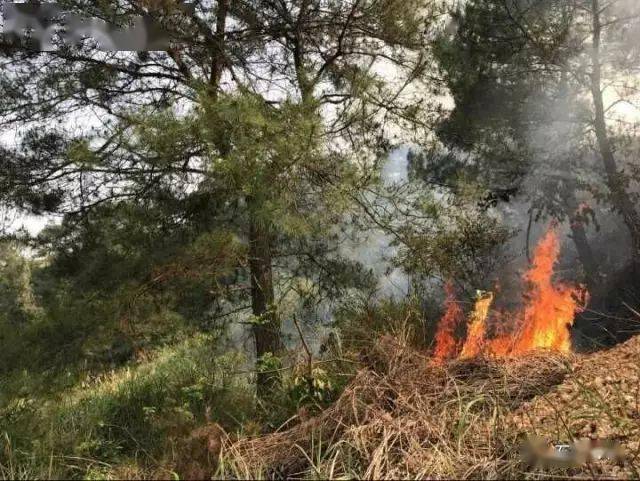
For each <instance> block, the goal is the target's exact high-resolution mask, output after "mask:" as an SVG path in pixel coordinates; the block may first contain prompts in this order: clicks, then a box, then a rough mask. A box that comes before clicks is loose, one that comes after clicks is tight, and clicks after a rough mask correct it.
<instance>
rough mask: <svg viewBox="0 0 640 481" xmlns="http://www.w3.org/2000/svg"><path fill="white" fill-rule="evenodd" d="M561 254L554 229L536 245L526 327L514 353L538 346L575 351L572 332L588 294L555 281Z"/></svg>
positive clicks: (528, 280)
mask: <svg viewBox="0 0 640 481" xmlns="http://www.w3.org/2000/svg"><path fill="white" fill-rule="evenodd" d="M559 254H560V243H559V241H558V236H557V234H556V232H555V230H554V229H549V231H548V232H547V233H546V234H545V236H544V237H543V238H542V240H541V241H540V243H539V244H538V246H537V247H536V251H535V256H534V260H533V266H532V267H531V269H530V270H529V271H528V272H527V273H526V274H525V275H524V280H525V281H526V282H527V283H528V284H529V285H530V289H529V292H528V296H527V298H528V302H527V304H526V305H525V308H524V313H523V316H524V317H523V322H522V330H521V331H520V333H519V336H518V338H517V340H516V342H515V343H514V346H513V349H512V351H511V354H512V355H514V354H516V355H517V354H522V353H524V352H527V351H532V350H534V349H551V350H554V351H561V352H570V351H571V332H570V328H571V326H572V325H573V321H574V318H575V315H576V314H577V313H578V312H580V311H581V310H582V307H581V306H579V305H578V298H580V297H585V294H586V293H585V291H584V289H582V288H579V287H572V286H568V285H565V284H555V285H554V284H553V282H552V276H553V267H554V265H555V264H556V262H557V260H558V255H559Z"/></svg>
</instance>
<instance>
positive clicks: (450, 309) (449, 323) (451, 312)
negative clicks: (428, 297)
mask: <svg viewBox="0 0 640 481" xmlns="http://www.w3.org/2000/svg"><path fill="white" fill-rule="evenodd" d="M445 293H446V296H447V297H446V299H445V301H444V306H445V313H444V315H443V316H442V318H441V319H440V322H439V323H438V330H437V332H436V336H435V343H436V345H435V349H434V350H433V360H434V361H435V362H436V363H441V362H442V361H444V360H445V359H449V358H452V357H455V355H456V353H457V350H458V341H457V340H456V337H455V330H456V327H457V326H458V324H460V323H461V322H462V320H463V319H464V312H463V311H462V308H461V307H460V304H458V301H457V299H456V291H455V288H454V286H453V284H452V283H451V282H448V283H447V285H446V286H445Z"/></svg>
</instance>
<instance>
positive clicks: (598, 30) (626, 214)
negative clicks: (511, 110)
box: [591, 0, 640, 263]
mask: <svg viewBox="0 0 640 481" xmlns="http://www.w3.org/2000/svg"><path fill="white" fill-rule="evenodd" d="M591 8H592V16H593V49H592V53H591V56H592V58H591V60H592V68H593V72H592V73H591V95H592V97H593V103H594V107H595V118H594V127H595V132H596V138H597V141H598V148H599V150H600V155H601V156H602V161H603V164H604V169H605V173H606V176H607V186H608V187H609V190H610V191H611V195H612V200H613V204H614V207H615V208H616V209H617V210H618V211H619V212H620V214H621V215H622V218H623V219H624V223H625V224H626V226H627V228H628V229H629V234H630V235H631V242H632V245H633V253H632V260H633V262H634V263H638V262H640V216H639V214H638V211H637V210H636V208H635V206H634V205H633V201H632V200H631V197H630V195H629V193H628V192H627V190H626V189H625V185H624V184H625V182H624V180H625V179H624V172H623V171H621V170H619V169H618V165H617V163H616V159H615V156H614V153H613V147H612V145H611V140H610V139H609V135H608V133H607V123H606V118H605V107H604V100H603V97H602V66H601V64H600V60H601V59H600V44H601V36H602V24H601V21H600V4H599V0H592V3H591Z"/></svg>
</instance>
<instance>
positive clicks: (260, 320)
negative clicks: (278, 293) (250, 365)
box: [249, 214, 282, 396]
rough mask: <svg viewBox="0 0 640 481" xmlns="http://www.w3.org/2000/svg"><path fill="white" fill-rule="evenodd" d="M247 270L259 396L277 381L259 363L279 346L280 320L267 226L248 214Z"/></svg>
mask: <svg viewBox="0 0 640 481" xmlns="http://www.w3.org/2000/svg"><path fill="white" fill-rule="evenodd" d="M249 270H250V275H251V308H252V311H253V315H254V316H256V318H257V322H256V324H255V325H254V326H253V336H254V339H255V344H256V359H257V362H258V366H257V368H258V369H257V389H258V395H259V396H263V395H265V394H267V393H268V391H270V390H271V388H273V386H274V385H276V384H277V382H278V378H279V376H278V374H277V373H275V372H265V370H266V371H268V370H269V368H268V367H265V366H264V365H263V364H261V361H262V360H263V359H264V356H265V355H267V356H268V355H269V354H273V355H274V356H277V355H278V354H279V353H280V351H281V350H282V342H281V339H280V320H279V318H278V314H277V312H276V310H275V306H274V291H273V272H272V265H271V233H270V232H269V228H268V226H265V225H264V223H262V222H261V221H259V220H257V219H256V218H255V216H254V215H253V214H251V219H250V225H249Z"/></svg>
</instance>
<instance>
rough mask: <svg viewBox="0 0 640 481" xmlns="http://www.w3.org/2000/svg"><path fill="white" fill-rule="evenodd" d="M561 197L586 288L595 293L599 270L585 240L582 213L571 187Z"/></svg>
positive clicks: (589, 245)
mask: <svg viewBox="0 0 640 481" xmlns="http://www.w3.org/2000/svg"><path fill="white" fill-rule="evenodd" d="M562 197H563V200H564V204H565V209H566V212H567V216H568V217H569V225H570V227H571V238H572V239H573V243H574V244H575V246H576V251H577V252H578V257H579V258H580V263H581V264H582V267H583V269H584V274H585V281H586V284H587V287H588V288H589V291H590V292H595V290H596V289H597V288H598V286H599V285H600V283H601V281H602V278H601V276H600V268H599V266H598V261H596V258H595V256H594V254H593V250H592V249H591V244H589V239H588V238H587V231H586V229H585V219H584V213H583V212H582V211H581V209H580V205H579V203H578V199H576V194H575V190H574V188H573V186H571V185H570V186H568V187H567V188H566V190H565V191H564V192H562Z"/></svg>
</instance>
